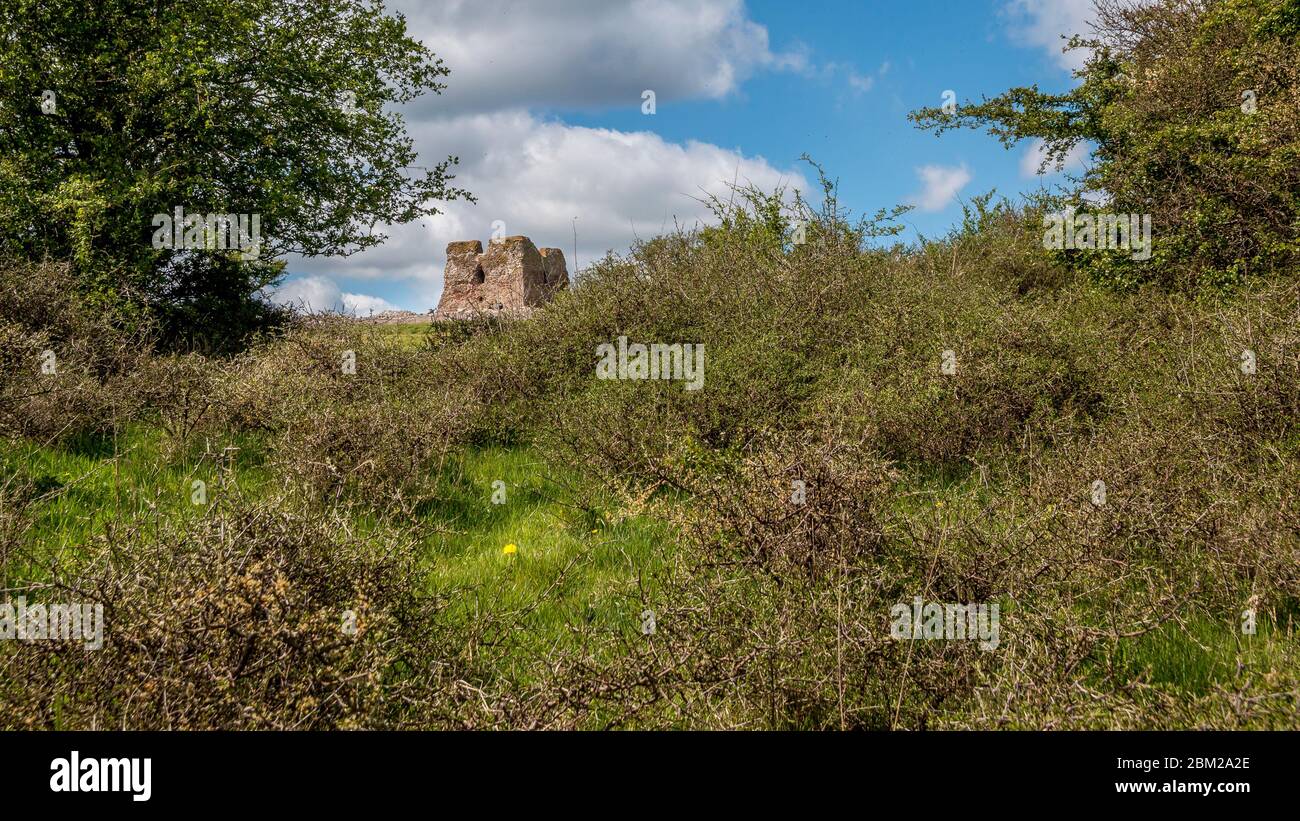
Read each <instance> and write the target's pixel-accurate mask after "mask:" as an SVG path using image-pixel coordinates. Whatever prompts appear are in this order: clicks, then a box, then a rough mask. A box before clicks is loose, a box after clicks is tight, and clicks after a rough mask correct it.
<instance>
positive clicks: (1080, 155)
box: [1020, 139, 1091, 179]
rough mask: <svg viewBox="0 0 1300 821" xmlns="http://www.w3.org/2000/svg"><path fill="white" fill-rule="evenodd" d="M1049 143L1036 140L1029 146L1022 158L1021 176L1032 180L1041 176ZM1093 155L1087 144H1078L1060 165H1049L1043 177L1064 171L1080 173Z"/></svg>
mask: <svg viewBox="0 0 1300 821" xmlns="http://www.w3.org/2000/svg"><path fill="white" fill-rule="evenodd" d="M1046 148H1047V143H1046V142H1045V141H1043V140H1041V139H1037V140H1034V141H1033V142H1032V143H1030V144H1029V148H1028V149H1027V150H1026V151H1025V153H1024V155H1023V156H1021V158H1020V176H1022V177H1024V178H1025V179H1030V178H1033V177H1037V176H1039V173H1038V169H1039V167H1040V166H1041V165H1042V164H1043V159H1044V156H1045V154H1046ZM1090 155H1091V151H1090V150H1089V148H1088V146H1087V144H1085V143H1076V144H1075V145H1074V147H1073V148H1071V149H1070V151H1069V153H1067V154H1066V155H1065V157H1063V158H1062V161H1061V163H1060V164H1049V165H1048V166H1047V168H1046V169H1044V173H1043V176H1050V175H1051V174H1059V173H1061V172H1062V171H1071V172H1075V171H1080V170H1082V169H1083V167H1084V164H1085V163H1086V162H1087V160H1088V157H1089V156H1090Z"/></svg>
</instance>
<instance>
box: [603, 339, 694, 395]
mask: <svg viewBox="0 0 1300 821" xmlns="http://www.w3.org/2000/svg"><path fill="white" fill-rule="evenodd" d="M596 356H599V357H600V361H599V362H597V363H596V378H597V379H672V380H677V381H682V382H685V383H686V385H685V386H684V387H685V388H686V390H688V391H698V390H699V389H700V388H702V387H704V345H702V344H692V343H689V342H688V343H686V344H680V343H679V344H674V345H664V344H661V343H658V342H656V343H654V344H653V345H642V344H640V343H634V344H632V345H629V344H627V337H626V336H620V337H619V338H618V345H617V347H616V346H615V345H614V344H613V343H611V342H602V343H601V344H599V345H597V346H596Z"/></svg>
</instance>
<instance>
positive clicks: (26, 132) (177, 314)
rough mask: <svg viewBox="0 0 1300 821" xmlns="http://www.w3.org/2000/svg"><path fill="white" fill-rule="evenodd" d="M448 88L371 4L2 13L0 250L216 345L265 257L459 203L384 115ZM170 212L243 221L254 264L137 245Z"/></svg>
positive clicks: (201, 1)
mask: <svg viewBox="0 0 1300 821" xmlns="http://www.w3.org/2000/svg"><path fill="white" fill-rule="evenodd" d="M447 74H448V70H447V69H446V67H445V66H444V65H443V64H442V62H441V61H440V60H438V59H437V58H436V57H435V56H434V55H433V54H432V53H431V52H430V51H429V50H428V49H426V48H425V47H424V46H423V45H421V44H420V43H419V42H418V41H416V40H415V39H413V38H411V37H410V36H409V35H408V34H407V31H406V23H405V20H404V19H403V18H402V17H401V16H400V15H392V14H389V13H388V12H387V11H386V10H385V8H384V4H383V2H382V0H335V1H334V2H330V3H318V2H315V1H314V0H189V2H187V3H184V4H180V5H177V4H171V3H161V2H143V3H142V2H139V0H102V2H96V3H91V4H87V3H83V2H81V0H5V2H4V3H3V4H0V252H5V253H8V254H9V255H12V256H16V257H18V258H56V259H67V260H70V261H71V262H72V264H73V266H74V270H75V271H76V272H77V274H78V276H79V278H80V281H81V282H82V283H83V284H84V285H86V286H87V287H88V288H90V289H91V290H92V291H93V292H94V293H95V294H96V295H98V296H99V297H101V298H103V299H105V300H106V301H109V302H112V303H114V304H119V305H120V304H122V303H131V304H142V305H145V306H147V307H148V308H149V310H150V311H151V312H153V313H155V314H157V315H159V316H161V317H162V318H163V319H164V321H165V322H166V323H168V324H169V325H170V326H172V330H174V331H179V330H184V329H185V328H191V329H192V328H193V327H194V326H195V325H201V326H204V327H203V333H204V334H207V335H215V336H223V335H225V332H227V331H234V330H237V328H238V327H239V326H241V325H246V324H247V323H248V322H254V321H256V320H257V318H258V315H259V313H260V312H261V311H262V310H263V308H262V307H261V306H259V304H258V301H257V300H256V299H255V294H256V293H257V292H258V290H259V289H261V288H262V287H264V286H266V285H267V284H269V283H272V282H274V281H275V280H276V279H277V277H278V276H279V275H280V273H281V271H282V268H283V263H281V262H277V261H276V259H277V258H278V257H281V256H282V255H284V254H288V253H298V254H303V255H306V256H314V255H346V254H349V253H354V252H356V251H358V250H361V249H364V248H367V247H370V246H372V245H375V244H377V243H380V242H382V241H383V240H384V239H385V236H384V235H383V234H382V233H381V232H378V231H376V225H380V224H400V223H405V222H410V221H412V220H415V219H418V218H420V217H421V216H424V215H429V214H435V213H437V209H436V208H435V207H434V206H433V205H432V204H431V203H432V202H433V201H435V200H448V199H454V198H458V197H466V196H468V194H467V193H466V192H464V191H461V190H459V189H456V188H454V187H452V186H451V180H452V179H453V177H452V176H451V174H450V173H449V169H450V167H451V166H452V165H453V164H454V163H455V158H454V157H449V158H447V159H446V160H444V161H442V162H440V163H439V164H437V165H435V166H433V167H431V168H421V167H418V166H417V165H416V163H417V158H416V153H415V150H414V147H413V141H412V140H411V138H410V137H409V136H408V135H407V133H406V127H405V123H404V121H403V119H402V117H401V116H400V115H399V114H398V113H396V112H395V111H394V110H393V108H394V106H397V105H400V104H402V103H406V102H408V101H410V100H412V99H414V98H415V97H417V96H418V95H420V94H422V93H424V92H427V91H434V92H438V91H440V90H441V89H442V88H443V87H444V86H443V85H441V83H440V82H439V81H440V79H441V78H443V77H445V76H446V75H447ZM47 91H48V92H52V96H51V95H50V94H47V93H46V92H47ZM49 101H52V103H53V104H52V105H51V104H50V102H49ZM43 103H44V106H43ZM177 206H180V207H183V208H184V209H185V211H186V212H189V213H201V214H210V213H220V214H250V215H251V214H258V215H259V216H260V228H261V239H262V242H261V247H260V255H259V256H258V258H257V259H252V258H241V256H240V255H237V254H234V253H222V252H210V251H206V250H204V251H193V250H181V249H169V248H163V249H159V248H155V247H154V245H153V243H152V238H153V234H154V231H155V225H154V224H153V222H152V220H153V217H154V215H156V214H172V213H173V211H174V209H175V208H176V207H177ZM223 326H229V327H223Z"/></svg>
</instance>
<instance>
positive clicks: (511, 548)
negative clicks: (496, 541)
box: [501, 542, 519, 556]
mask: <svg viewBox="0 0 1300 821" xmlns="http://www.w3.org/2000/svg"><path fill="white" fill-rule="evenodd" d="M501 552H502V553H504V554H506V555H507V556H513V555H515V554H516V553H518V552H519V547H518V546H517V545H516V544H515V543H514V542H511V543H510V544H508V545H506V546H505V547H503V548H502V549H501Z"/></svg>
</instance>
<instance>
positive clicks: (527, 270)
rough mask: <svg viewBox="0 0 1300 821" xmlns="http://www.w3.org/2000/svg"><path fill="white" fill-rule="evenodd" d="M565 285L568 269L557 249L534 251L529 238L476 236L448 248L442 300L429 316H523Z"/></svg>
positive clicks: (534, 247)
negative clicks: (485, 241)
mask: <svg viewBox="0 0 1300 821" xmlns="http://www.w3.org/2000/svg"><path fill="white" fill-rule="evenodd" d="M568 286H569V270H568V267H567V266H566V265H565V262H564V252H562V251H561V250H560V249H559V248H542V249H541V250H538V248H537V246H536V245H533V242H532V240H530V239H529V238H528V237H520V236H515V237H505V238H504V239H500V240H493V241H491V242H489V243H488V247H487V250H486V251H484V250H483V245H482V243H480V242H479V241H478V240H470V241H468V242H453V243H450V244H448V246H447V267H446V269H445V270H444V273H443V288H442V299H440V300H438V309H437V310H436V311H435V312H434V319H452V318H456V319H463V318H468V317H471V316H474V315H476V314H501V313H509V314H513V315H527V314H529V313H531V312H532V309H533V308H535V307H537V306H539V305H544V304H545V303H547V302H549V301H550V300H551V298H552V297H553V296H554V295H555V292H556V291H558V290H560V289H561V288H567V287H568Z"/></svg>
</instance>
